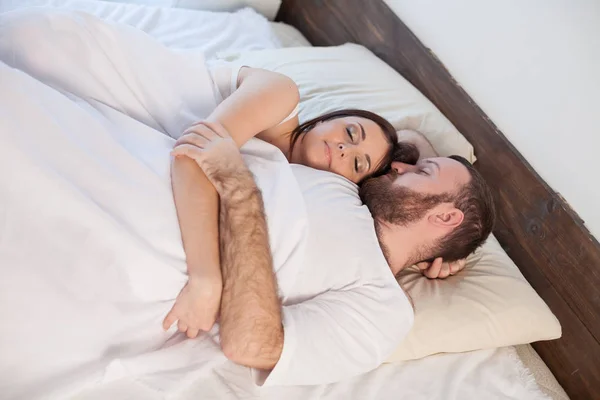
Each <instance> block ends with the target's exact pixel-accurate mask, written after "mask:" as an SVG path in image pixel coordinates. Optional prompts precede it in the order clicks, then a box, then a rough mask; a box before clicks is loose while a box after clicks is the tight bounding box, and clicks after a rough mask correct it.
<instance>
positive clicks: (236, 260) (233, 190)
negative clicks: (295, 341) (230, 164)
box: [219, 166, 283, 369]
mask: <svg viewBox="0 0 600 400" xmlns="http://www.w3.org/2000/svg"><path fill="white" fill-rule="evenodd" d="M220 186H221V188H220V189H219V194H220V195H221V216H220V231H219V232H220V237H221V240H220V243H221V257H222V259H221V268H222V272H223V282H224V285H223V297H222V300H221V332H220V333H221V347H222V348H223V352H224V353H225V355H226V356H227V358H229V359H230V360H232V361H234V362H236V363H238V364H241V365H245V366H248V367H253V368H260V369H271V368H273V367H274V366H275V364H276V363H277V361H278V360H279V357H280V355H281V351H282V349H283V326H282V321H281V303H280V300H279V297H278V294H277V285H276V280H275V277H274V272H273V262H272V257H271V251H270V248H269V238H268V233H267V225H266V221H265V215H264V210H263V202H262V197H261V194H260V191H259V190H258V188H257V187H256V185H255V183H254V179H253V178H252V175H251V174H250V172H249V171H248V170H247V169H246V168H245V167H244V166H241V167H240V168H239V169H238V170H237V172H236V173H235V174H233V175H231V176H227V177H225V181H224V182H223V184H221V185H220Z"/></svg>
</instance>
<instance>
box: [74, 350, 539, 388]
mask: <svg viewBox="0 0 600 400" xmlns="http://www.w3.org/2000/svg"><path fill="white" fill-rule="evenodd" d="M107 398H112V399H124V398H131V399H137V398H143V399H145V400H158V399H161V398H162V397H161V395H160V394H159V393H156V392H152V391H150V390H148V389H147V388H145V387H144V386H143V384H141V383H139V382H133V381H117V382H113V383H112V384H110V385H107V386H104V387H101V388H97V389H96V390H94V391H93V392H88V393H82V394H81V395H80V396H78V397H76V399H78V400H102V399H107ZM175 399H176V400H192V399H219V400H229V399H263V400H280V399H286V400H305V399H349V400H352V399H356V400H363V399H378V400H388V399H389V400H403V399H407V400H409V399H410V400H421V399H423V400H459V399H460V400H465V399H477V400H479V399H486V400H500V399H503V400H504V399H505V400H508V399H511V400H525V399H527V400H538V399H539V400H542V399H545V400H549V399H550V398H549V397H547V396H546V395H545V394H543V393H542V392H541V391H540V389H539V388H538V386H537V384H536V383H535V380H534V378H533V376H532V375H531V374H530V373H529V371H528V370H527V369H526V368H525V367H524V366H523V363H522V362H521V360H520V359H519V357H518V355H517V352H516V350H515V348H514V347H505V348H499V349H491V350H479V351H474V352H470V353H462V354H442V355H435V356H430V357H427V358H424V359H421V360H414V361H407V362H404V363H394V364H385V365H382V366H381V367H379V368H378V369H376V370H374V371H372V372H370V373H368V374H365V375H362V376H359V377H356V378H353V379H350V380H347V381H344V382H339V383H335V384H329V385H320V386H295V387H272V388H264V389H262V388H259V387H256V386H254V385H251V384H250V379H249V376H248V372H247V370H246V369H243V368H240V367H237V366H235V365H233V364H231V363H229V364H226V365H225V366H223V367H221V368H218V369H217V370H215V371H214V372H213V373H212V374H211V375H209V376H207V377H205V378H203V379H202V380H199V381H196V382H195V383H193V384H192V385H190V389H189V390H188V391H186V392H184V393H182V394H181V395H179V396H177V397H176V398H174V400H175Z"/></svg>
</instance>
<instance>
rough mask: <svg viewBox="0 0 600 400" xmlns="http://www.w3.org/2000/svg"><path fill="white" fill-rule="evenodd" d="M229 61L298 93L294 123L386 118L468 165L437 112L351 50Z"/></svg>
mask: <svg viewBox="0 0 600 400" xmlns="http://www.w3.org/2000/svg"><path fill="white" fill-rule="evenodd" d="M224 58H225V59H227V60H230V61H236V62H238V63H241V64H244V65H248V66H251V67H257V68H264V69H268V70H271V71H276V72H280V73H282V74H284V75H287V76H289V77H290V78H292V79H294V81H296V83H297V84H298V87H299V89H300V97H301V102H300V121H301V122H302V121H307V120H308V119H311V118H313V117H316V116H319V115H321V114H324V113H326V112H329V111H333V110H338V109H341V108H360V109H365V110H369V111H373V112H376V113H377V114H380V115H381V116H382V117H384V118H387V119H388V120H389V121H390V122H391V123H392V124H393V125H394V126H395V127H396V129H398V130H400V129H414V130H417V131H419V132H421V133H423V134H424V135H425V136H426V137H427V138H428V139H429V141H431V143H432V144H433V146H434V147H435V149H436V150H437V151H438V152H439V153H440V154H441V155H444V156H448V155H452V154H458V155H461V156H463V157H465V158H466V159H467V160H469V161H474V160H475V157H474V155H473V147H472V146H471V145H470V144H469V142H467V140H466V139H465V138H464V136H463V135H461V134H460V132H458V130H456V128H455V127H454V126H453V125H452V124H451V123H450V121H448V119H447V118H446V117H444V116H443V115H442V114H441V113H440V112H439V111H438V110H437V108H436V107H435V106H434V105H433V104H432V103H431V102H430V101H429V100H428V99H427V98H426V97H425V96H423V95H422V94H421V92H419V91H418V90H417V89H415V88H414V87H413V86H412V85H411V84H410V83H409V82H408V81H407V80H406V79H404V78H403V77H402V76H401V75H400V74H398V73H397V72H396V71H395V70H394V69H393V68H391V67H390V66H388V65H387V64H386V63H384V62H383V61H381V60H380V59H379V58H377V57H376V56H375V55H373V53H371V52H370V51H369V50H367V49H366V48H364V47H362V46H359V45H356V44H345V45H342V46H337V47H295V48H285V49H269V50H261V51H251V52H245V53H242V54H239V53H238V54H232V55H230V56H227V57H224Z"/></svg>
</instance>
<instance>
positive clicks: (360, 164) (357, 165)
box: [354, 157, 366, 174]
mask: <svg viewBox="0 0 600 400" xmlns="http://www.w3.org/2000/svg"><path fill="white" fill-rule="evenodd" d="M365 169H366V168H365V162H364V160H362V159H361V158H360V157H355V158H354V171H355V172H356V173H357V174H362V173H363V172H365Z"/></svg>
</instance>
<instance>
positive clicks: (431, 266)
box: [417, 257, 467, 279]
mask: <svg viewBox="0 0 600 400" xmlns="http://www.w3.org/2000/svg"><path fill="white" fill-rule="evenodd" d="M465 265H467V260H466V259H464V258H463V259H462V260H458V261H453V262H449V263H448V262H444V260H443V259H442V258H441V257H438V258H436V259H435V260H433V262H432V263H429V262H425V261H424V262H420V263H418V264H417V267H419V269H420V270H421V273H422V274H423V275H425V276H426V277H427V278H429V279H444V278H447V277H448V276H450V275H455V274H457V273H458V272H460V271H462V270H463V269H464V268H465Z"/></svg>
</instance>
